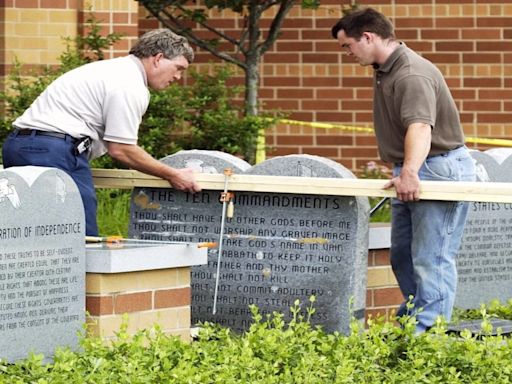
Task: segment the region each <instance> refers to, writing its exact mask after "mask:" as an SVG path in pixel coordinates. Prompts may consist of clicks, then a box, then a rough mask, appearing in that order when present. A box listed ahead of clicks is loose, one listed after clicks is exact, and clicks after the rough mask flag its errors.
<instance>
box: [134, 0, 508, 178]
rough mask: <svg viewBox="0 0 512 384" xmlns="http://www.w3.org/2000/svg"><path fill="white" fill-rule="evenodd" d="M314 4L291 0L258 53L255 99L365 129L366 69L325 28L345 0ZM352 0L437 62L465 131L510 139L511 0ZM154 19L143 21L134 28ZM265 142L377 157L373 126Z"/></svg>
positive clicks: (285, 149) (343, 158)
mask: <svg viewBox="0 0 512 384" xmlns="http://www.w3.org/2000/svg"><path fill="white" fill-rule="evenodd" d="M321 3H322V6H321V8H320V9H318V10H316V11H312V10H301V9H300V8H299V7H296V8H294V9H293V10H292V12H291V14H290V15H289V16H288V18H287V20H286V22H285V24H284V28H283V29H282V32H283V33H282V36H281V37H280V39H279V40H278V42H277V43H276V45H275V46H274V48H273V49H272V50H271V51H270V52H268V53H267V54H266V55H265V56H264V62H263V64H262V66H261V73H262V79H261V85H262V87H261V90H260V96H261V100H262V102H263V103H264V105H265V109H281V110H283V111H286V112H288V113H289V114H290V115H289V117H290V118H291V119H296V120H303V121H318V122H325V123H329V122H330V123H337V124H346V125H353V126H362V127H371V126H372V112H371V111H372V89H371V75H372V70H371V69H369V68H363V67H360V66H359V65H358V64H356V63H354V61H353V60H352V59H351V58H349V57H347V56H345V55H344V54H343V53H342V52H341V50H340V48H339V46H338V44H337V42H336V41H335V40H334V39H332V38H331V36H330V28H331V27H332V25H333V24H334V23H335V22H336V21H337V20H338V19H339V18H340V17H341V15H342V14H341V10H340V5H339V4H340V3H345V4H348V3H350V2H348V1H344V2H340V1H339V0H323V1H322V2H321ZM359 3H361V4H364V5H369V6H372V7H374V8H377V9H378V10H380V11H382V12H384V13H385V14H386V15H388V16H389V17H390V18H391V19H392V21H393V23H394V24H395V27H396V34H397V36H398V38H399V39H401V40H403V41H405V42H406V44H407V45H408V46H409V47H411V48H413V49H415V50H417V51H418V52H419V53H421V54H422V55H424V56H425V57H427V58H428V59H430V60H431V61H433V62H434V63H435V64H436V65H437V66H438V67H439V68H440V69H441V71H442V72H443V74H444V75H445V77H446V79H447V82H448V84H449V85H450V87H451V90H452V93H453V95H454V97H455V99H456V101H457V104H458V106H459V109H460V112H461V120H462V122H463V126H464V131H465V133H466V135H467V136H471V137H493V138H512V1H505V0H494V1H493V0H467V1H464V0H452V1H448V0H413V1H409V0H408V1H405V0H394V1H372V0H367V1H359ZM142 15H144V11H143V10H141V16H142ZM212 16H214V17H215V18H217V19H223V20H224V21H225V23H224V25H226V32H228V33H229V32H230V31H234V32H236V29H237V28H238V26H239V25H240V20H237V19H236V18H235V15H227V14H226V13H224V14H220V15H214V14H212ZM266 23H267V25H268V20H267V22H266ZM155 26H157V24H156V23H155V22H154V21H153V22H151V21H149V20H147V19H144V22H143V24H141V29H148V28H153V27H155ZM210 61H214V62H215V61H216V60H215V59H214V58H213V57H212V55H211V54H208V53H204V52H203V53H201V52H198V55H197V60H196V64H195V66H196V67H201V65H203V64H204V63H208V62H210ZM241 82H242V80H241V78H239V79H238V83H241ZM267 144H268V145H269V146H270V148H269V150H268V155H269V156H277V155H286V154H292V153H308V154H315V155H320V156H325V157H329V158H331V159H333V160H336V161H338V162H341V163H342V164H343V165H345V166H346V167H348V168H351V169H353V170H357V169H359V168H360V167H361V166H362V165H364V164H365V163H366V162H367V161H369V160H376V159H377V152H376V148H375V145H376V144H375V139H374V138H373V136H372V135H371V134H361V133H353V132H350V131H345V130H339V129H328V130H326V129H311V128H309V127H301V126H294V125H279V126H277V127H276V128H275V129H273V130H272V131H270V132H269V133H268V135H267ZM470 146H471V147H476V148H479V149H486V148H489V147H486V146H483V145H474V144H471V145H470Z"/></svg>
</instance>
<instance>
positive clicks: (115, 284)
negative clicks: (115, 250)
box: [86, 267, 191, 340]
mask: <svg viewBox="0 0 512 384" xmlns="http://www.w3.org/2000/svg"><path fill="white" fill-rule="evenodd" d="M86 295H87V296H86V309H87V312H88V318H87V323H88V324H89V329H88V330H89V332H90V333H91V334H93V335H95V336H102V337H104V338H113V337H114V336H115V333H116V332H117V331H118V330H119V327H120V326H121V324H122V322H123V319H124V314H128V315H129V319H130V320H129V322H128V328H127V331H128V332H129V333H130V334H134V333H136V332H137V330H140V329H144V328H146V329H148V328H150V327H152V326H153V325H154V324H155V323H158V324H159V325H160V327H161V329H162V331H163V332H165V333H169V334H173V335H177V336H180V337H181V338H182V339H184V340H189V339H190V325H191V324H190V302H191V291H190V268H189V267H186V268H174V269H162V270H150V271H138V272H129V273H114V274H106V273H103V274H101V273H87V276H86Z"/></svg>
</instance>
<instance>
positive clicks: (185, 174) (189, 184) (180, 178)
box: [166, 168, 201, 193]
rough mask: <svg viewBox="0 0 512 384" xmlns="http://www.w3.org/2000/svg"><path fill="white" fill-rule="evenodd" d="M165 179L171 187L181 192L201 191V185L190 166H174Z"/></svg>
mask: <svg viewBox="0 0 512 384" xmlns="http://www.w3.org/2000/svg"><path fill="white" fill-rule="evenodd" d="M166 180H167V181H168V182H169V184H171V186H172V187H173V188H175V189H178V190H180V191H183V192H190V193H196V192H200V191H201V186H200V185H199V184H198V183H197V182H196V179H195V176H194V170H193V169H192V168H182V169H177V168H174V171H173V172H172V175H171V176H170V177H168V178H166Z"/></svg>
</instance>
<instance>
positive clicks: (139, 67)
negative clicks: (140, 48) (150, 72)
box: [128, 55, 148, 87]
mask: <svg viewBox="0 0 512 384" xmlns="http://www.w3.org/2000/svg"><path fill="white" fill-rule="evenodd" d="M128 57H129V58H130V59H132V60H133V62H134V63H135V64H136V65H137V68H138V69H139V70H140V72H141V74H142V79H143V80H144V84H145V85H146V87H147V86H148V76H147V75H146V71H145V69H144V66H143V65H142V61H140V59H139V58H138V57H137V56H135V55H128Z"/></svg>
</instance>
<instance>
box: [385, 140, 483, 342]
mask: <svg viewBox="0 0 512 384" xmlns="http://www.w3.org/2000/svg"><path fill="white" fill-rule="evenodd" d="M400 171H401V165H395V167H394V169H393V174H394V175H395V176H396V175H398V174H400ZM419 177H420V179H421V180H437V181H443V180H444V181H474V180H475V166H474V162H473V158H472V157H471V155H470V154H469V151H468V150H467V148H466V147H461V148H457V149H455V150H452V151H450V152H448V153H445V154H442V155H438V156H433V157H429V158H427V159H426V160H425V162H424V163H423V165H422V167H421V168H420V171H419ZM391 206H392V210H391V212H392V221H391V249H390V255H391V266H392V268H393V272H394V274H395V277H396V279H397V280H398V284H399V286H400V290H401V291H402V294H403V296H404V300H405V301H404V303H402V305H401V306H400V309H399V310H398V313H397V314H398V316H403V315H405V314H414V315H415V316H416V320H417V322H418V323H417V326H416V331H417V332H418V333H421V332H424V331H425V330H427V329H428V328H429V327H431V326H432V325H433V324H434V322H435V320H436V318H437V317H438V316H444V318H445V319H446V320H447V321H450V319H451V315H452V310H453V304H454V301H455V293H456V289H457V269H456V264H455V259H456V256H457V253H458V250H459V247H460V242H461V238H462V234H463V231H464V224H465V221H466V217H467V213H468V208H469V203H467V202H460V201H432V200H431V201H429V200H420V201H416V202H403V201H400V200H398V199H393V201H392V204H391ZM410 296H412V297H413V299H412V304H413V305H414V307H413V308H412V311H409V312H408V310H407V307H406V303H407V301H408V300H409V297H410ZM420 308H421V310H420Z"/></svg>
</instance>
